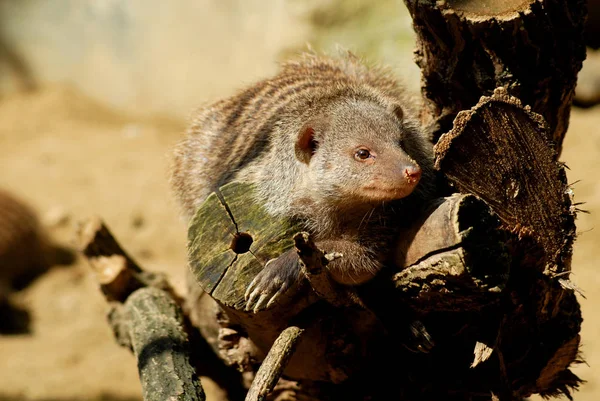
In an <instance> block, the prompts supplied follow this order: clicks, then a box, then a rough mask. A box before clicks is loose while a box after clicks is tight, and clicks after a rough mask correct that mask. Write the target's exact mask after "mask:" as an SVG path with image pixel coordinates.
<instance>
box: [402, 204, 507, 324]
mask: <svg viewBox="0 0 600 401" xmlns="http://www.w3.org/2000/svg"><path fill="white" fill-rule="evenodd" d="M499 226H500V221H499V220H498V218H497V216H496V215H495V214H494V213H492V212H491V211H490V209H489V208H488V206H487V205H486V204H485V203H484V202H482V201H481V200H479V199H477V198H476V197H475V196H473V195H464V194H454V195H452V196H449V197H447V198H444V199H441V200H440V201H438V202H436V203H434V204H433V205H432V207H431V208H430V209H429V211H428V212H427V213H426V214H425V216H423V218H422V220H421V221H420V222H417V224H415V225H414V227H412V228H411V229H410V230H409V231H407V232H404V233H402V234H401V235H400V240H399V243H398V246H397V250H396V261H397V264H398V265H400V266H403V268H402V270H401V271H400V272H399V273H396V274H395V275H394V277H393V281H394V285H395V287H396V289H398V290H400V291H401V292H402V294H403V298H404V300H405V302H406V303H408V304H409V305H410V306H411V307H413V308H414V309H416V310H419V311H421V312H424V313H426V312H433V311H437V312H440V311H466V310H471V311H475V310H478V309H479V308H482V307H484V306H486V305H488V304H490V303H492V302H495V300H497V299H498V296H499V293H500V292H501V291H502V290H503V288H504V286H505V284H506V282H507V280H508V273H509V266H510V257H509V254H508V250H507V248H506V246H505V241H506V236H505V235H503V233H502V232H500V230H499Z"/></svg>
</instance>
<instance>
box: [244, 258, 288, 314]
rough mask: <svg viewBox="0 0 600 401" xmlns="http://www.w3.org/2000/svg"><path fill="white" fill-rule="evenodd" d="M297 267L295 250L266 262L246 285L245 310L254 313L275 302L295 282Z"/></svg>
mask: <svg viewBox="0 0 600 401" xmlns="http://www.w3.org/2000/svg"><path fill="white" fill-rule="evenodd" d="M298 273H299V267H298V256H297V254H296V251H295V250H293V249H292V250H290V251H288V252H285V253H284V254H283V255H281V256H280V257H278V258H277V259H271V260H269V261H268V262H267V264H266V265H265V267H264V268H263V270H262V271H261V272H260V273H258V274H257V275H256V277H255V278H254V280H252V282H251V283H250V285H249V286H248V289H247V290H246V293H245V294H244V298H245V300H246V307H245V308H244V309H245V310H246V311H248V312H250V311H252V312H253V313H256V312H258V311H260V310H263V309H268V308H270V307H271V306H273V305H274V304H276V303H277V301H278V299H279V298H280V296H281V294H283V293H285V292H286V291H287V290H288V289H289V288H290V287H291V286H293V285H294V284H296V283H297V281H298V280H299V277H298Z"/></svg>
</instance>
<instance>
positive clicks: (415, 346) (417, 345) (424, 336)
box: [404, 320, 435, 354]
mask: <svg viewBox="0 0 600 401" xmlns="http://www.w3.org/2000/svg"><path fill="white" fill-rule="evenodd" d="M409 331H410V338H409V339H408V341H407V342H406V343H405V344H404V346H405V347H406V348H407V349H408V350H409V351H411V352H414V353H425V354H426V353H429V351H431V349H432V348H433V347H434V345H435V344H434V342H433V340H432V339H431V336H430V335H429V333H428V332H427V329H426V328H425V325H423V323H421V322H420V321H418V320H415V321H413V322H412V323H410V325H409Z"/></svg>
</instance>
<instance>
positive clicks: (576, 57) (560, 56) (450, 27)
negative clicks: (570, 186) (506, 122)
mask: <svg viewBox="0 0 600 401" xmlns="http://www.w3.org/2000/svg"><path fill="white" fill-rule="evenodd" d="M404 3H405V4H406V6H407V7H408V10H409V12H410V14H411V16H412V18H413V26H414V29H415V32H416V33H417V50H416V51H415V54H416V62H417V64H418V65H419V67H420V68H421V73H422V85H421V91H422V94H423V97H424V100H425V108H424V110H423V120H424V122H425V123H426V124H427V125H430V127H431V130H432V135H433V138H434V141H435V140H437V138H439V136H440V135H441V134H443V133H445V132H448V131H449V130H450V128H452V121H453V120H454V117H455V116H456V115H457V114H458V112H459V111H461V110H468V109H470V108H471V107H473V106H474V105H475V104H476V103H477V102H478V101H479V98H480V97H481V96H489V95H491V94H492V92H493V91H494V89H496V88H497V87H501V86H503V87H506V88H507V90H508V93H509V94H510V95H513V96H516V97H518V98H519V99H521V100H522V101H523V102H524V103H525V104H528V105H531V107H532V109H533V111H535V112H536V113H539V114H541V115H542V116H543V117H544V119H545V120H546V121H547V122H548V125H549V127H550V129H549V130H548V131H547V138H546V139H548V140H551V141H552V142H553V143H554V144H555V147H556V150H557V152H558V154H560V148H561V144H562V140H563V137H564V135H565V133H566V131H567V127H568V125H569V114H570V110H571V100H572V98H573V93H574V89H575V84H576V81H577V73H578V72H579V70H580V69H581V65H582V61H583V60H584V58H585V45H584V40H583V34H584V22H585V18H584V17H585V13H586V9H585V0H570V1H560V0H510V1H496V2H494V1H479V0H446V1H436V0H426V1H422V0H419V1H417V0H405V1H404Z"/></svg>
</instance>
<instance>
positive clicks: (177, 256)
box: [0, 0, 600, 401]
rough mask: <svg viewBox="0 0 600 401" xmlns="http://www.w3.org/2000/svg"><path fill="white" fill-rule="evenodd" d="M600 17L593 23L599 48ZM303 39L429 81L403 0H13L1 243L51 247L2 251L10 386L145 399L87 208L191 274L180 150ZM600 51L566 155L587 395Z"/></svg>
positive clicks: (141, 256)
mask: <svg viewBox="0 0 600 401" xmlns="http://www.w3.org/2000/svg"><path fill="white" fill-rule="evenodd" d="M597 18H598V17H597ZM599 27H600V18H598V20H596V22H594V23H592V24H590V29H589V33H590V37H589V38H588V39H589V44H590V46H597V45H598V43H597V42H600V39H599V38H600V34H598V32H596V33H594V29H600V28H599ZM307 44H310V45H311V46H312V47H313V48H314V49H316V50H319V51H327V52H333V51H335V48H336V46H337V45H341V46H343V47H344V48H348V49H350V50H353V51H355V52H356V53H357V54H359V55H360V56H363V57H365V58H366V59H368V60H369V61H373V62H378V63H383V64H388V65H390V66H392V67H393V69H394V71H395V72H396V73H397V74H398V75H399V76H400V77H402V79H403V80H404V82H405V84H406V86H407V87H408V89H409V90H411V91H414V92H415V93H418V90H419V79H420V78H419V69H418V67H417V66H416V65H415V64H414V62H413V61H412V50H413V47H414V34H413V32H412V28H411V19H410V16H409V15H408V13H407V11H406V9H405V7H404V4H403V2H402V1H400V0H379V1H377V2H373V1H369V0H271V1H264V0H193V1H192V0H179V1H176V2H165V1H159V0H128V1H126V0H53V1H41V0H0V191H2V192H0V217H1V216H2V210H5V211H6V210H12V211H14V210H18V211H19V213H15V212H13V213H12V214H11V215H19V216H22V218H21V220H15V221H12V222H9V223H2V220H0V252H1V251H2V249H3V248H2V246H3V245H4V246H5V248H7V247H9V246H8V245H7V244H9V245H11V244H12V243H11V242H10V241H11V238H13V240H14V238H15V236H16V235H17V234H19V233H20V235H21V234H22V235H21V236H20V237H19V238H25V240H24V241H37V242H36V243H41V244H42V245H41V246H42V247H43V248H44V252H46V253H47V254H48V255H49V256H48V257H47V258H46V259H44V260H43V261H36V264H37V265H42V267H41V268H40V269H38V271H36V273H35V274H32V276H37V278H36V279H35V280H32V279H29V280H22V278H21V277H20V275H21V274H20V273H21V272H14V271H13V270H14V269H13V270H11V268H9V267H7V266H4V265H3V264H2V263H1V262H2V259H0V325H1V326H2V327H1V329H2V331H3V333H2V334H0V401H5V400H6V401H10V400H37V401H54V400H56V401H59V400H61V401H62V400H65V401H79V400H114V401H129V400H140V399H141V390H140V384H139V380H138V377H137V369H136V363H135V360H134V358H133V356H132V355H131V354H130V353H129V351H128V350H126V349H123V348H119V347H118V346H117V344H116V343H115V341H114V340H113V336H112V333H111V331H110V328H109V326H108V324H106V319H105V313H106V311H107V305H106V302H105V301H104V299H103V298H102V296H101V294H100V291H99V290H98V288H97V285H96V284H95V281H94V277H93V276H92V274H91V271H90V269H89V267H88V266H87V264H86V263H85V262H84V261H83V260H81V259H80V258H78V257H76V256H75V255H73V254H72V253H71V252H69V249H72V248H73V247H74V237H75V234H74V233H75V231H76V227H77V223H78V222H79V221H81V220H82V219H84V218H86V217H88V216H91V215H100V216H101V217H102V218H103V219H104V220H105V221H106V222H107V224H108V226H109V227H110V228H111V229H112V231H113V233H114V234H115V236H116V237H117V239H118V240H120V241H121V243H122V245H123V246H124V248H125V249H126V250H127V251H129V252H130V253H131V255H132V256H133V257H134V258H135V259H137V260H138V261H139V263H140V264H141V265H142V266H144V267H145V268H146V269H149V270H160V271H166V272H168V273H169V274H170V275H171V277H172V278H173V281H174V282H175V284H176V286H178V287H179V288H183V275H184V269H185V257H186V256H185V254H186V252H185V237H186V227H185V225H184V224H183V223H182V222H181V221H180V219H179V217H178V212H177V207H176V205H175V202H174V200H173V198H172V197H171V196H170V194H169V190H168V186H167V173H166V170H167V161H168V153H169V150H170V148H171V147H172V146H173V145H174V143H175V142H176V141H177V139H178V138H179V137H180V136H181V135H182V133H183V131H184V129H185V127H186V123H187V121H188V119H189V118H190V116H191V115H192V113H193V111H194V109H195V108H197V107H199V106H201V105H202V104H204V103H206V102H209V101H212V100H216V99H218V98H221V97H224V96H227V95H230V94H232V93H233V92H234V90H235V89H237V88H240V87H242V86H245V85H247V84H250V83H252V82H254V81H255V80H257V79H259V78H263V77H266V76H269V75H271V74H273V73H274V72H275V71H276V70H277V63H278V62H279V61H282V60H285V59H287V58H289V57H292V56H294V55H295V54H297V53H298V52H300V51H302V50H304V49H306V46H307ZM599 60H600V57H598V54H597V53H595V51H594V50H592V49H589V54H588V60H587V61H586V62H585V63H584V70H583V71H582V73H581V75H580V83H579V84H578V89H577V92H578V100H577V104H579V105H581V106H585V108H574V110H573V112H572V117H571V124H570V128H569V131H568V133H567V135H566V140H565V143H564V151H563V154H562V156H561V159H562V160H563V161H564V162H566V163H567V165H568V166H569V167H570V170H569V171H568V178H569V181H570V182H575V181H579V182H578V183H577V184H576V185H574V192H575V200H576V201H577V202H586V204H585V205H584V206H583V208H584V209H586V210H588V211H589V212H590V214H580V215H579V216H578V230H579V234H580V235H579V238H578V240H577V243H576V246H575V253H574V261H573V270H574V272H575V275H574V276H573V277H572V278H573V280H574V281H575V282H576V283H577V284H578V285H579V286H580V287H581V288H582V290H583V292H584V295H585V296H586V297H587V298H586V299H584V298H582V297H579V299H580V302H581V304H582V308H583V316H584V324H583V333H582V336H583V341H582V343H583V349H582V351H583V353H584V356H585V358H586V360H587V362H588V363H589V365H586V364H582V365H579V366H578V367H576V368H575V372H576V374H578V375H579V376H580V377H582V378H583V379H585V380H587V381H588V383H587V384H586V385H584V386H583V388H582V390H581V391H579V392H578V393H576V394H575V399H576V400H586V401H592V400H593V401H596V400H597V399H598V398H599V396H600V388H598V386H600V379H599V377H600V367H599V365H600V343H599V342H598V341H597V339H598V338H600V317H598V316H597V315H596V314H595V308H597V307H600V293H599V291H597V289H598V288H599V284H600V272H597V271H596V266H597V260H598V258H599V257H600V247H599V246H598V243H599V242H600V230H598V229H596V228H595V227H596V226H597V225H598V221H599V212H600V180H598V176H599V175H600V163H598V161H597V160H598V154H599V152H600V132H599V130H598V127H600V106H596V107H593V105H594V104H595V103H597V102H598V100H599V99H600V95H599V94H600V62H599ZM15 205H17V206H15ZM15 208H16V209H15ZM2 224H4V226H2ZM15 233H16V234H15ZM11 236H12V237H11ZM32 238H33V239H32ZM3 241H4V242H3ZM11 246H12V245H11ZM13 248H14V247H13ZM11 249H12V248H11ZM51 266H52V268H51V269H50V270H48V268H49V267H51ZM46 270H48V271H47V272H46ZM41 272H45V274H43V275H39V273H41ZM17 276H19V277H17ZM16 281H19V282H20V283H21V284H20V285H16V284H15V282H16ZM203 384H204V386H205V388H206V390H207V392H208V393H209V400H210V399H219V397H220V394H219V393H218V390H217V389H216V388H215V387H214V386H213V385H212V384H211V383H210V382H209V381H206V380H205V381H203Z"/></svg>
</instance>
